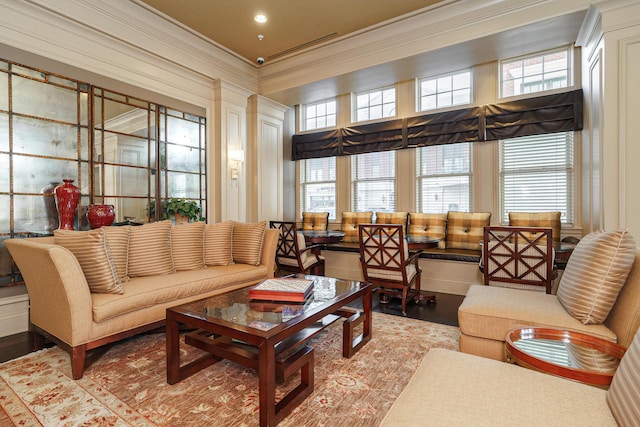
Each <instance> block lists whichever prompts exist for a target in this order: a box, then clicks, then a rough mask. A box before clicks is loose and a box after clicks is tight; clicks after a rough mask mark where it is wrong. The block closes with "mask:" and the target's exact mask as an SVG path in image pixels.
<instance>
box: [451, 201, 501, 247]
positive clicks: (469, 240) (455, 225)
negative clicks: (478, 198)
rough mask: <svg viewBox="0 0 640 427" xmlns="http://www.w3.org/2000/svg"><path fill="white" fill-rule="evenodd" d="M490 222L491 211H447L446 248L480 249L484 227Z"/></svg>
mask: <svg viewBox="0 0 640 427" xmlns="http://www.w3.org/2000/svg"><path fill="white" fill-rule="evenodd" d="M490 223H491V212H454V211H449V212H448V213H447V249H449V248H457V249H472V250H477V251H479V250H480V241H481V240H482V238H483V236H484V227H485V226H487V225H490Z"/></svg>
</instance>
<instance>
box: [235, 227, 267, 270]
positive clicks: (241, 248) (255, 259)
mask: <svg viewBox="0 0 640 427" xmlns="http://www.w3.org/2000/svg"><path fill="white" fill-rule="evenodd" d="M266 225H267V222H266V221H260V222H256V223H250V224H247V223H242V222H234V223H233V240H232V242H231V244H232V249H231V253H232V254H233V261H234V262H239V263H242V264H249V265H260V256H261V254H262V245H263V243H264V230H265V228H266Z"/></svg>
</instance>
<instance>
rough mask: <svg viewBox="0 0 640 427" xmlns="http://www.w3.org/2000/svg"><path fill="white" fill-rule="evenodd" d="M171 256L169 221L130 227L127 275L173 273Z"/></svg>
mask: <svg viewBox="0 0 640 427" xmlns="http://www.w3.org/2000/svg"><path fill="white" fill-rule="evenodd" d="M174 272H175V269H174V268H173V259H172V258H171V221H168V220H167V221H159V222H152V223H150V224H144V225H141V226H135V227H131V230H130V234H129V277H140V276H153V275H158V274H171V273H174Z"/></svg>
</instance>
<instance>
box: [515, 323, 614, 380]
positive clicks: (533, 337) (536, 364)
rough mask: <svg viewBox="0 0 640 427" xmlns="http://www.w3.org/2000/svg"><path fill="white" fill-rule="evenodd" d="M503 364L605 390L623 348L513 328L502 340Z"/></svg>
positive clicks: (564, 332) (537, 329) (577, 336)
mask: <svg viewBox="0 0 640 427" xmlns="http://www.w3.org/2000/svg"><path fill="white" fill-rule="evenodd" d="M505 344H506V353H507V361H510V362H515V363H517V364H519V365H521V366H526V367H530V368H533V369H537V370H539V371H543V372H547V373H550V374H553V375H557V376H561V377H564V378H569V379H572V380H575V381H579V382H583V383H586V384H591V385H595V386H600V387H607V386H609V385H610V384H611V379H612V378H613V374H614V373H615V371H616V369H617V367H618V364H619V363H620V359H622V356H623V355H624V352H625V348H624V347H622V346H620V345H618V344H615V343H612V342H611V341H607V340H605V339H602V338H598V337H595V336H592V335H587V334H584V333H581V332H576V331H568V330H561V329H553V328H541V327H531V328H516V329H512V330H511V331H509V332H508V333H507V336H506V337H505Z"/></svg>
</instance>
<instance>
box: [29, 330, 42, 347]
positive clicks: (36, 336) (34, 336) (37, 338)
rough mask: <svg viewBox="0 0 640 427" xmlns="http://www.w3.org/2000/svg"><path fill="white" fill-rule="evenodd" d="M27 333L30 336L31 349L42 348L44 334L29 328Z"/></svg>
mask: <svg viewBox="0 0 640 427" xmlns="http://www.w3.org/2000/svg"><path fill="white" fill-rule="evenodd" d="M29 335H30V338H31V347H32V348H33V351H38V350H42V349H43V348H44V338H45V337H44V335H42V334H40V333H38V332H37V331H35V330H33V329H32V330H30V331H29Z"/></svg>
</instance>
